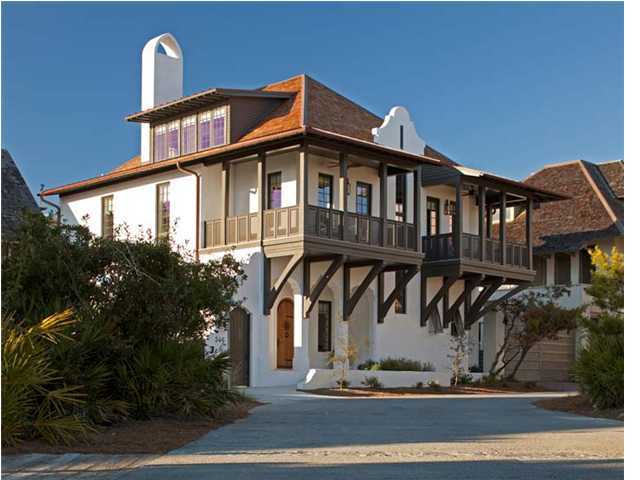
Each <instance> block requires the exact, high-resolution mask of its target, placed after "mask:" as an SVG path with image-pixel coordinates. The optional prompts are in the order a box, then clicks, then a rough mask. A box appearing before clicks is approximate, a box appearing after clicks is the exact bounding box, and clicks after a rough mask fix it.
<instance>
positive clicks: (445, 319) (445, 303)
mask: <svg viewBox="0 0 640 480" xmlns="http://www.w3.org/2000/svg"><path fill="white" fill-rule="evenodd" d="M456 280H457V279H456ZM452 286H453V283H452V284H451V285H447V288H445V289H444V291H443V292H442V326H443V327H444V328H447V327H448V326H449V321H450V319H449V292H450V291H451V287H452Z"/></svg>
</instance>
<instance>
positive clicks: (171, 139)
mask: <svg viewBox="0 0 640 480" xmlns="http://www.w3.org/2000/svg"><path fill="white" fill-rule="evenodd" d="M153 131H154V134H153V159H154V161H156V162H158V161H162V160H166V159H167V158H174V157H177V156H179V155H186V154H188V153H193V152H195V151H196V150H206V149H208V148H211V147H214V146H219V145H224V144H225V143H227V108H226V107H218V108H215V109H213V110H207V111H205V112H201V113H199V114H196V115H189V116H186V117H184V118H181V119H178V120H173V121H171V122H168V123H164V124H161V125H156V126H155V127H153Z"/></svg>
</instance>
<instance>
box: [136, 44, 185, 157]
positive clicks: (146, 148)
mask: <svg viewBox="0 0 640 480" xmlns="http://www.w3.org/2000/svg"><path fill="white" fill-rule="evenodd" d="M182 95H183V94H182V49H181V48H180V45H179V44H178V41H177V40H176V39H175V38H174V36H173V35H171V34H170V33H163V34H162V35H159V36H157V37H155V38H152V39H151V40H149V41H148V42H147V44H146V45H145V46H144V48H143V49H142V100H141V105H140V106H141V107H142V110H147V109H149V108H153V107H155V106H157V105H160V104H162V103H166V102H170V101H172V100H176V99H177V98H180V97H182ZM140 128H141V130H140V134H141V135H140V157H141V161H142V163H147V162H150V161H151V128H150V126H149V124H148V123H142V124H141V125H140Z"/></svg>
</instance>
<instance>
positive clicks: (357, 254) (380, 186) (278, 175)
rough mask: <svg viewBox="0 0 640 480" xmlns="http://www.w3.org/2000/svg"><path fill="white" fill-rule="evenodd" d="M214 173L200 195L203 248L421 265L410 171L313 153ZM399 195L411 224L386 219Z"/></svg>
mask: <svg viewBox="0 0 640 480" xmlns="http://www.w3.org/2000/svg"><path fill="white" fill-rule="evenodd" d="M218 168H219V169H220V172H219V175H218V174H217V172H216V174H214V175H212V176H213V177H214V178H213V184H214V185H213V187H211V186H210V187H209V190H208V191H206V187H205V195H203V199H204V202H210V204H208V205H205V207H204V209H205V210H206V209H207V208H208V209H210V210H211V211H212V213H210V214H208V215H207V214H206V213H205V218H204V221H203V235H202V239H203V243H202V245H203V248H204V249H205V250H208V251H224V250H227V249H229V248H249V247H254V246H262V247H263V248H265V250H267V249H269V250H270V251H272V252H275V251H276V250H277V251H278V253H279V252H281V251H285V250H286V249H287V248H289V247H291V248H301V247H300V243H301V242H302V243H303V244H304V246H303V247H302V248H304V250H305V251H309V254H310V255H323V254H345V255H348V256H350V257H353V258H354V259H356V258H361V259H365V258H367V257H369V258H371V259H383V260H385V261H388V262H390V263H393V262H398V263H411V264H414V265H419V264H420V263H422V253H421V242H420V238H419V231H420V228H419V225H418V224H417V220H418V219H419V217H417V216H416V217H414V216H413V211H414V210H413V209H414V208H415V205H414V204H413V203H411V205H409V200H413V199H416V198H418V199H419V196H420V193H419V191H418V189H419V187H420V186H419V179H418V174H417V171H415V169H413V170H411V169H410V168H409V167H407V168H406V169H401V168H399V167H398V166H397V165H394V164H393V163H392V162H389V163H385V162H383V161H371V160H368V159H363V158H359V157H357V156H352V155H344V154H341V153H338V152H330V151H326V150H323V149H313V148H310V149H309V150H308V151H307V152H305V151H304V150H302V149H292V150H289V151H286V152H276V153H274V154H265V155H262V156H260V155H258V156H256V157H254V158H252V159H251V160H249V161H247V160H245V161H244V162H242V163H240V162H238V163H233V162H230V163H228V164H226V165H222V166H219V167H218ZM301 172H306V174H303V173H301ZM241 175H242V176H241ZM396 175H402V176H403V182H404V184H403V185H404V187H403V188H404V189H403V191H402V192H397V191H395V190H394V189H393V187H394V186H395V184H396V181H395V179H394V177H395V176H396ZM216 177H217V178H216ZM398 183H399V182H398ZM388 186H389V187H390V188H389V189H390V190H391V191H390V192H388V191H387V188H388ZM215 187H218V188H215ZM409 189H411V193H410V194H408V193H407V191H408V190H409ZM414 189H415V191H414ZM416 191H418V193H416ZM400 193H402V194H404V195H405V196H406V197H407V200H406V201H405V204H406V205H405V207H404V209H405V212H406V213H407V215H406V216H407V217H409V220H410V221H408V222H407V221H401V220H397V219H391V218H390V217H392V215H391V214H392V213H395V212H394V209H393V202H391V201H388V198H389V197H390V196H391V195H393V196H394V198H396V197H398V196H399V194H400ZM207 197H208V198H209V200H207ZM408 197H411V198H408ZM417 208H418V209H419V205H418V207H417ZM418 209H416V210H415V211H419V210H418ZM242 210H245V212H242ZM246 210H249V211H246ZM225 211H226V213H227V214H226V215H224V212H225ZM381 212H382V213H383V215H380V213H381ZM207 217H208V218H207ZM396 218H397V217H396ZM294 244H295V245H294Z"/></svg>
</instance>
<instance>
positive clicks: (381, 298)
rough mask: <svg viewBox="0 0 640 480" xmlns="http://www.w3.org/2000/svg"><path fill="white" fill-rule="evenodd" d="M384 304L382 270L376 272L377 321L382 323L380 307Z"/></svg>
mask: <svg viewBox="0 0 640 480" xmlns="http://www.w3.org/2000/svg"><path fill="white" fill-rule="evenodd" d="M383 306H384V270H383V271H382V272H380V273H379V274H378V308H377V316H378V323H384V315H382V307H383Z"/></svg>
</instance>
